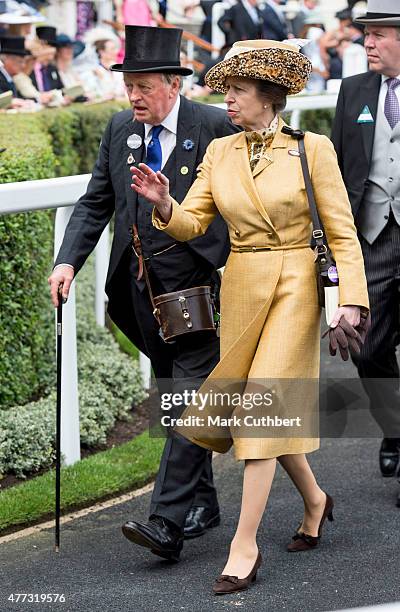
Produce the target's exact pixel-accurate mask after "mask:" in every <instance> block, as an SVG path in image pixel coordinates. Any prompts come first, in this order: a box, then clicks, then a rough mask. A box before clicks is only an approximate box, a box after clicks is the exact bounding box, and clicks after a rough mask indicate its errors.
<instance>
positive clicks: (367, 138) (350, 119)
mask: <svg viewBox="0 0 400 612" xmlns="http://www.w3.org/2000/svg"><path fill="white" fill-rule="evenodd" d="M381 82H382V77H381V75H380V74H376V73H375V72H365V73H363V74H358V75H356V76H352V77H349V78H347V79H343V81H342V85H341V88H340V92H339V98H338V102H337V106H336V115H335V120H334V123H333V128H332V136H331V139H332V142H333V144H334V147H335V149H336V153H337V156H338V161H339V166H340V170H341V172H342V176H343V180H344V182H345V185H346V189H347V193H348V195H349V199H350V203H351V207H352V210H353V215H354V217H355V216H356V215H357V212H358V209H359V207H360V204H361V202H362V200H363V196H364V193H365V191H366V189H367V187H368V176H369V170H370V166H371V159H372V149H373V146H374V136H375V126H376V114H377V109H378V99H379V92H380V88H381ZM366 107H368V108H366ZM368 109H369V112H370V113H371V115H372V118H373V121H371V122H366V123H361V122H359V117H360V115H361V114H366V112H367V111H368ZM332 204H334V202H332Z"/></svg>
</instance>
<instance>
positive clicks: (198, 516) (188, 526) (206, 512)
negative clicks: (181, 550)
mask: <svg viewBox="0 0 400 612" xmlns="http://www.w3.org/2000/svg"><path fill="white" fill-rule="evenodd" d="M220 522H221V517H220V515H219V508H218V509H217V510H210V508H205V507H204V506H192V507H191V508H190V510H189V512H188V514H187V517H186V521H185V527H184V530H183V534H184V537H185V540H188V539H190V538H198V537H199V536H202V535H204V534H205V532H206V529H211V527H217V525H219V524H220Z"/></svg>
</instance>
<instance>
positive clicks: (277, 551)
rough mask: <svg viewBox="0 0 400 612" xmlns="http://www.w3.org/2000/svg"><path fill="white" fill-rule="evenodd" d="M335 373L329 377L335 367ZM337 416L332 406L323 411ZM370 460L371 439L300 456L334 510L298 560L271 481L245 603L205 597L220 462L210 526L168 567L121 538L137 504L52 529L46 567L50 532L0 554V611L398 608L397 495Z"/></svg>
mask: <svg viewBox="0 0 400 612" xmlns="http://www.w3.org/2000/svg"><path fill="white" fill-rule="evenodd" d="M335 367H336V368H337V369H336V371H335V375H340V372H341V369H340V368H341V366H340V367H339V363H338V364H337V366H335ZM342 387H343V389H344V392H343V393H344V395H346V389H345V387H346V385H345V384H343V385H342ZM348 393H350V394H351V393H352V391H350V392H348ZM339 405H340V398H339V399H338V400H337V402H336V403H335V402H334V405H333V407H332V408H333V409H334V408H335V406H339ZM349 416H350V417H351V420H353V421H354V422H355V424H356V425H357V423H358V424H360V423H361V421H363V420H364V416H363V413H362V412H361V411H357V410H354V411H353V413H352V414H350V415H349V414H348V415H347V416H343V414H342V415H341V416H340V418H339V419H338V423H339V426H340V428H344V427H345V426H346V419H347V420H348V417H349ZM347 426H348V425H347ZM371 428H372V429H371V433H373V425H371ZM355 429H357V427H356V426H355ZM355 429H354V430H355ZM352 431H353V430H352ZM378 448H379V440H378V439H374V438H367V439H362V438H358V439H348V438H346V439H340V440H337V439H326V440H324V441H323V443H322V449H321V451H320V452H318V453H314V454H313V455H311V456H310V459H311V462H312V465H313V467H314V468H315V471H316V474H317V476H318V478H319V480H320V482H321V485H322V486H323V487H324V488H325V489H326V490H327V491H328V492H330V493H331V495H332V496H333V497H334V498H335V502H336V508H335V513H334V514H335V522H334V523H332V524H331V523H329V524H328V525H326V528H325V530H324V535H323V539H322V542H321V546H320V547H319V548H318V549H317V550H314V551H309V552H306V553H301V554H296V555H290V554H288V553H287V552H286V551H285V544H286V543H287V541H288V540H289V539H290V536H291V535H292V533H293V531H294V529H295V528H296V526H297V524H298V522H299V520H300V517H301V502H300V500H299V497H298V495H297V494H296V492H295V490H294V489H293V486H292V485H291V483H290V482H289V480H288V478H287V477H286V476H285V474H284V473H283V472H282V471H281V470H279V471H278V473H277V477H276V479H275V482H274V486H273V490H272V493H271V498H270V502H269V505H268V509H267V512H266V514H265V517H264V520H263V524H262V528H261V530H260V536H259V545H260V548H261V551H262V554H263V557H264V563H263V566H262V568H261V570H260V572H259V580H258V581H257V583H256V584H255V585H254V587H253V588H251V589H250V590H249V591H247V592H246V593H242V594H237V595H233V596H228V597H224V598H216V597H214V596H213V595H212V594H211V592H210V589H211V585H212V582H213V580H214V578H215V576H216V575H218V573H219V572H220V570H221V569H222V567H223V565H224V561H225V558H226V553H227V548H228V543H229V540H230V538H231V536H232V534H233V531H234V526H235V522H236V520H237V517H238V511H239V503H240V482H241V472H242V465H241V464H238V463H235V462H234V460H233V459H232V457H231V456H230V455H228V456H222V457H219V458H218V459H217V460H216V462H215V473H216V483H217V487H218V490H219V495H220V504H221V509H222V512H223V521H222V524H221V526H220V527H218V528H217V529H214V530H211V531H209V532H208V533H207V535H206V536H204V537H202V538H199V539H197V540H195V541H192V542H190V543H188V544H186V546H185V548H184V551H183V555H182V558H181V562H180V563H178V564H176V565H169V564H167V563H165V562H163V561H161V560H159V559H158V558H157V557H154V556H153V555H151V554H150V553H149V552H147V551H146V550H145V549H141V548H138V547H135V546H134V545H133V544H131V543H130V542H128V541H127V540H125V538H123V536H122V535H121V531H120V525H121V524H122V523H123V522H124V521H125V520H126V519H127V518H128V517H135V518H137V519H143V520H144V519H145V518H146V513H147V508H148V503H149V495H145V496H143V497H140V498H137V499H135V500H134V501H132V502H129V503H124V504H120V505H118V506H115V507H113V508H111V509H107V510H103V511H101V512H98V513H95V514H91V515H89V516H86V517H84V518H80V519H77V520H76V521H73V522H71V523H69V524H68V525H66V526H64V527H63V529H62V547H61V552H60V553H59V554H58V555H57V554H56V553H54V552H53V533H52V532H51V531H47V532H42V533H40V534H36V535H33V536H30V537H28V538H23V539H20V540H17V541H14V542H7V543H4V544H2V545H0V577H1V579H0V610H1V611H2V612H3V611H4V612H9V611H24V612H30V611H31V610H39V611H40V612H42V610H43V611H46V610H51V611H52V610H60V611H61V610H62V611H63V612H67V611H68V612H81V611H82V612H92V611H96V612H97V611H102V612H108V611H111V610H112V611H114V610H116V611H118V612H119V611H122V610H124V611H127V612H130V611H134V612H146V611H152V610H156V611H157V612H164V611H168V612H170V611H172V610H173V611H175V610H187V611H191V612H205V611H208V610H213V611H215V612H219V611H224V610H232V609H235V608H236V607H242V608H243V609H244V610H246V612H247V611H257V612H258V611H260V610H268V611H269V612H281V611H288V612H323V611H329V610H340V609H344V608H351V607H356V606H366V605H372V604H379V603H387V602H393V601H400V581H399V563H398V553H399V550H400V529H399V526H400V509H398V508H396V507H395V500H396V495H397V490H398V487H399V485H398V484H397V483H396V482H395V480H394V479H382V478H381V477H380V475H379V472H378V464H377V451H378ZM11 593H63V594H64V595H65V599H66V601H65V603H57V604H54V603H53V604H35V603H24V604H17V603H11V602H10V601H8V600H7V599H8V596H9V595H10V594H11ZM399 609H400V604H399Z"/></svg>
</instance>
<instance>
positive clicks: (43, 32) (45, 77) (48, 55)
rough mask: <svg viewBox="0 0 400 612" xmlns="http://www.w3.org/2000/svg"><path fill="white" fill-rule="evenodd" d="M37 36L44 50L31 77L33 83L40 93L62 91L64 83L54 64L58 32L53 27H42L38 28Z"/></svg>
mask: <svg viewBox="0 0 400 612" xmlns="http://www.w3.org/2000/svg"><path fill="white" fill-rule="evenodd" d="M36 36H37V38H38V40H39V41H40V42H41V44H42V45H43V47H44V49H43V53H42V54H41V56H40V61H37V62H36V63H35V65H34V67H33V71H32V73H31V75H30V77H31V79H32V83H33V84H34V86H35V87H36V89H38V90H39V91H51V90H53V89H60V90H61V89H62V88H63V82H62V80H61V77H60V75H59V73H58V70H57V67H56V65H55V64H54V59H55V56H56V49H57V46H58V43H57V30H56V28H54V27H52V26H41V27H39V28H36Z"/></svg>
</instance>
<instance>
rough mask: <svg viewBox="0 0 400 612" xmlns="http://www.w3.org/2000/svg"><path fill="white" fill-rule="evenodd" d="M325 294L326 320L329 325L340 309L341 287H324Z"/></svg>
mask: <svg viewBox="0 0 400 612" xmlns="http://www.w3.org/2000/svg"><path fill="white" fill-rule="evenodd" d="M324 292H325V318H326V322H327V324H328V325H330V324H331V323H332V319H333V317H334V315H335V312H336V311H337V309H338V308H339V286H338V285H337V286H336V287H324Z"/></svg>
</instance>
